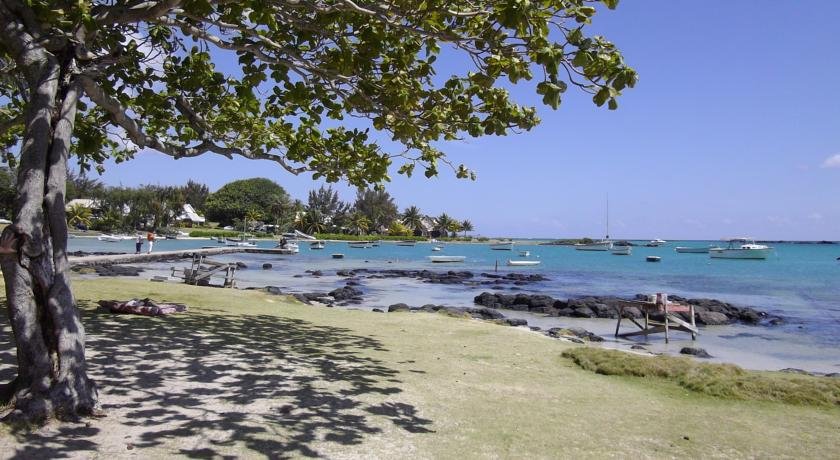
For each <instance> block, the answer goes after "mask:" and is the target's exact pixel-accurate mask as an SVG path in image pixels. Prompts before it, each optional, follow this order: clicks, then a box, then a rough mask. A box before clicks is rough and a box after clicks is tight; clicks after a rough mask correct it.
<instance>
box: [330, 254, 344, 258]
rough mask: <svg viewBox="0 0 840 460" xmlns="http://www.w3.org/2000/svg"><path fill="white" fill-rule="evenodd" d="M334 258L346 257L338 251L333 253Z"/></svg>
mask: <svg viewBox="0 0 840 460" xmlns="http://www.w3.org/2000/svg"><path fill="white" fill-rule="evenodd" d="M332 258H333V259H343V258H344V254H338V253H336V254H333V255H332Z"/></svg>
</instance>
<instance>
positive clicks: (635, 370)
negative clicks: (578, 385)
mask: <svg viewBox="0 0 840 460" xmlns="http://www.w3.org/2000/svg"><path fill="white" fill-rule="evenodd" d="M563 356H564V357H566V358H569V359H571V360H572V361H574V362H575V363H576V364H577V365H579V366H580V367H581V368H583V369H586V370H588V371H592V372H595V373H598V374H603V375H612V376H625V377H639V378H642V379H662V380H665V381H668V382H674V383H676V384H677V385H679V386H681V387H683V388H686V389H688V390H691V391H695V392H698V393H702V394H706V395H709V396H715V397H720V398H726V399H738V400H745V401H774V402H784V403H788V404H804V405H813V406H827V407H839V406H840V379H838V378H834V377H814V376H810V375H799V374H795V373H784V372H757V371H747V370H744V369H741V368H740V367H738V366H734V365H731V364H709V363H701V362H697V361H696V360H693V359H689V358H682V357H673V356H653V357H651V356H641V355H637V354H631V353H626V352H621V351H616V350H605V349H601V348H594V347H592V348H586V347H580V348H573V349H570V350H566V351H564V352H563Z"/></svg>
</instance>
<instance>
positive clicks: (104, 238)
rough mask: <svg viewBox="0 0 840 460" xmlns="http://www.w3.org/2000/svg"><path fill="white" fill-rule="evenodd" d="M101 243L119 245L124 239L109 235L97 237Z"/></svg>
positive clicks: (104, 234)
mask: <svg viewBox="0 0 840 460" xmlns="http://www.w3.org/2000/svg"><path fill="white" fill-rule="evenodd" d="M96 239H97V240H99V241H105V242H107V243H118V242H120V241H122V240H123V238H122V237H121V236H119V235H109V234H107V233H103V234H101V235H99V236H97V237H96Z"/></svg>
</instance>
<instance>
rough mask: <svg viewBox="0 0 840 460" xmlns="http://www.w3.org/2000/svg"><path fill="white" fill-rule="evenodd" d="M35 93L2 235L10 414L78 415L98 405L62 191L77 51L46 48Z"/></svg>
mask: <svg viewBox="0 0 840 460" xmlns="http://www.w3.org/2000/svg"><path fill="white" fill-rule="evenodd" d="M29 80H30V88H32V89H31V98H30V104H29V107H28V110H27V115H26V129H25V133H26V134H25V136H24V139H23V142H22V144H21V158H20V166H19V170H18V196H17V199H16V204H15V218H14V222H13V224H12V225H10V226H9V227H7V228H6V229H5V230H4V231H3V234H2V237H0V267H2V270H3V277H4V279H5V282H6V299H7V308H8V314H9V319H10V323H11V325H12V331H13V334H14V337H15V342H16V345H17V361H18V376H17V377H16V378H15V380H14V381H13V382H12V383H11V384H9V385H7V386H6V387H5V388H6V391H5V392H0V393H5V395H3V394H0V398H2V397H3V396H5V397H6V399H7V400H9V401H11V402H13V403H14V410H13V411H12V412H11V413H10V414H9V416H8V417H9V418H11V419H13V420H19V421H24V422H30V423H31V422H40V421H43V420H45V419H47V418H51V417H57V418H61V419H73V418H76V417H79V416H82V415H90V414H92V413H93V412H94V411H95V410H96V408H97V392H96V387H95V385H94V384H93V382H92V381H91V380H90V379H89V378H88V376H87V365H86V362H85V353H84V351H85V350H84V348H85V332H84V327H83V326H82V323H81V320H80V317H79V312H78V309H77V308H76V304H75V299H74V297H73V294H72V291H71V290H70V279H69V274H68V272H69V266H68V262H67V254H66V250H67V224H66V220H65V219H66V216H65V211H64V194H65V184H66V177H67V157H68V154H69V152H70V143H71V139H72V134H73V128H74V120H75V116H76V106H77V103H78V100H79V97H80V93H81V86H80V85H79V84H78V83H77V82H76V81H75V79H74V76H73V75H72V58H70V59H68V62H65V63H59V62H58V59H57V58H56V57H55V56H48V57H47V58H46V59H45V61H44V62H42V63H41V65H39V66H37V71H33V72H32V73H31V74H30V78H29Z"/></svg>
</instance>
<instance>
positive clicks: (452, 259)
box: [429, 256, 467, 264]
mask: <svg viewBox="0 0 840 460" xmlns="http://www.w3.org/2000/svg"><path fill="white" fill-rule="evenodd" d="M466 259H467V257H466V256H429V260H430V261H431V262H432V263H436V264H446V263H458V262H463V261H464V260H466Z"/></svg>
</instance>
